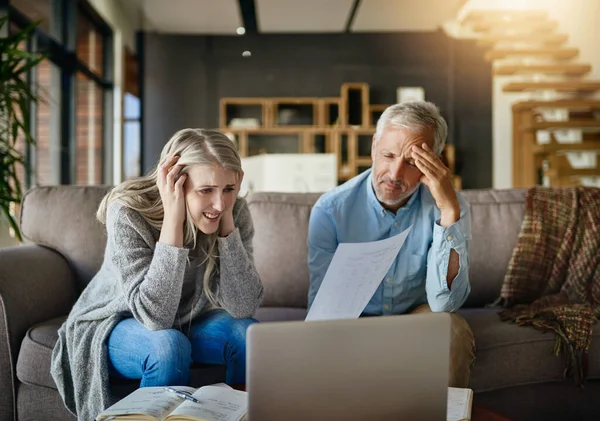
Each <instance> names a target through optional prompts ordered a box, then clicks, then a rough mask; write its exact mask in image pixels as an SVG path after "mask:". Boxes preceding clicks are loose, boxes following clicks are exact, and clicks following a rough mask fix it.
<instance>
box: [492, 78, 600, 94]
mask: <svg viewBox="0 0 600 421" xmlns="http://www.w3.org/2000/svg"><path fill="white" fill-rule="evenodd" d="M550 90H552V91H557V92H595V91H598V90H600V82H597V81H593V82H591V81H582V80H574V81H564V82H563V81H560V82H511V83H507V84H506V85H504V86H503V87H502V92H524V91H550Z"/></svg>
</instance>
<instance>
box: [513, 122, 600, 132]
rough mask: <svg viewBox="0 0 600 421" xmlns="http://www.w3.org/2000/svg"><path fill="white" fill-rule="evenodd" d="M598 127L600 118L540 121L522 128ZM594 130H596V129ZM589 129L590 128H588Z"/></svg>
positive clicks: (599, 128)
mask: <svg viewBox="0 0 600 421" xmlns="http://www.w3.org/2000/svg"><path fill="white" fill-rule="evenodd" d="M552 129H554V130H559V129H584V130H585V129H596V130H600V120H569V121H538V122H534V123H532V124H530V125H526V126H523V127H521V130H552ZM596 130H594V131H596ZM588 131H589V130H588Z"/></svg>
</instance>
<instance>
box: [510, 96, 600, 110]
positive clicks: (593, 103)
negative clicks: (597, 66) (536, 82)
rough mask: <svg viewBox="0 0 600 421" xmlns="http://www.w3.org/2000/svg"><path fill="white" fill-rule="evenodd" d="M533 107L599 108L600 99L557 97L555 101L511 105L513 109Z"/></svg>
mask: <svg viewBox="0 0 600 421" xmlns="http://www.w3.org/2000/svg"><path fill="white" fill-rule="evenodd" d="M533 108H568V109H592V110H600V100H594V99H559V100H556V101H539V100H530V101H519V102H515V103H514V104H513V106H512V109H513V111H520V110H531V109H533Z"/></svg>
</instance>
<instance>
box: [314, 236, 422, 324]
mask: <svg viewBox="0 0 600 421" xmlns="http://www.w3.org/2000/svg"><path fill="white" fill-rule="evenodd" d="M411 228H412V226H411V227H408V228H407V229H406V230H404V231H402V232H401V233H400V234H397V235H395V236H393V237H390V238H386V239H385V240H380V241H371V242H367V243H341V244H340V245H338V247H337V249H336V251H335V254H334V255H333V259H331V263H330V264H329V268H328V269H327V272H326V273H325V277H324V278H323V282H322V283H321V287H320V288H319V291H318V292H317V295H316V297H315V300H314V301H313V304H312V306H311V308H310V310H309V312H308V315H307V316H306V321H315V320H332V319H355V318H357V317H358V316H360V313H361V312H362V311H363V310H364V308H365V307H366V306H367V304H368V303H369V300H370V299H371V298H372V297H373V294H374V293H375V291H376V290H377V287H378V286H379V284H380V283H381V281H382V280H383V277H384V276H385V274H386V273H387V271H388V270H389V269H390V267H391V266H392V263H393V262H394V259H395V258H396V256H397V255H398V252H399V251H400V248H402V245H403V244H404V241H405V240H406V237H407V236H408V233H409V232H410V229H411Z"/></svg>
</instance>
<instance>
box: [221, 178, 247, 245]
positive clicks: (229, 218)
mask: <svg viewBox="0 0 600 421" xmlns="http://www.w3.org/2000/svg"><path fill="white" fill-rule="evenodd" d="M243 178H244V172H243V171H242V172H241V173H240V174H239V176H238V180H237V184H236V186H235V191H234V192H233V195H234V197H236V198H237V195H238V193H239V192H240V187H241V186H242V180H243ZM234 206H235V200H234V201H233V202H232V203H231V206H230V207H228V208H227V209H225V210H224V211H223V217H222V219H221V229H220V230H219V237H227V236H228V235H229V234H231V233H232V232H233V231H234V230H235V222H234V220H233V207H234Z"/></svg>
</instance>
